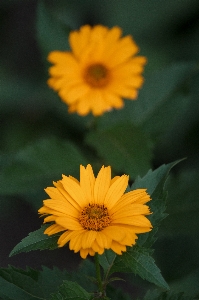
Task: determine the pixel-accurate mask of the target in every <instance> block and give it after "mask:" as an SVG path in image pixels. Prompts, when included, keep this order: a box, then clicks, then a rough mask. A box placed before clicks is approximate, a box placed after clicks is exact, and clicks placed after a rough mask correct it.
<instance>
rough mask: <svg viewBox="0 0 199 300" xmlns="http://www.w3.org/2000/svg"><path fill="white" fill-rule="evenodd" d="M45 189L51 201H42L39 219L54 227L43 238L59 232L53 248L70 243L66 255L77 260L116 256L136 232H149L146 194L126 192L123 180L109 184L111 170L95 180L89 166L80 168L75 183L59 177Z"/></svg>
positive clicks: (101, 173) (117, 179) (116, 178)
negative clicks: (73, 254)
mask: <svg viewBox="0 0 199 300" xmlns="http://www.w3.org/2000/svg"><path fill="white" fill-rule="evenodd" d="M54 185H55V187H48V188H46V193H47V194H48V195H49V196H50V198H51V199H47V200H44V203H43V206H42V207H41V208H40V209H39V214H42V215H44V216H45V219H44V223H46V222H53V224H51V225H49V227H48V228H47V229H46V230H45V232H44V233H45V234H47V235H53V234H55V233H58V232H63V233H62V234H61V235H60V237H59V239H58V246H59V247H63V246H64V245H65V244H66V243H67V242H69V248H70V250H74V252H78V251H80V255H81V257H82V258H86V257H87V255H88V254H90V255H94V254H95V252H97V253H99V254H102V253H103V252H104V250H105V249H112V250H113V251H114V252H115V253H117V254H122V251H126V246H132V245H134V244H135V243H136V239H137V233H144V232H148V231H150V230H151V228H152V225H151V223H150V221H149V220H148V219H147V218H146V217H145V215H148V214H150V211H149V207H148V206H147V205H145V203H146V202H148V201H149V200H150V197H149V195H148V194H147V193H146V190H145V189H137V190H134V191H130V192H128V193H125V194H124V192H125V190H126V188H127V185H128V176H126V175H122V176H115V177H114V178H113V179H111V167H102V168H101V170H100V171H99V173H98V175H97V177H96V178H95V176H94V174H93V170H92V167H91V165H87V167H86V168H85V167H83V166H80V181H78V180H77V179H75V178H74V177H72V176H64V175H63V178H62V180H60V181H58V182H56V183H55V182H54Z"/></svg>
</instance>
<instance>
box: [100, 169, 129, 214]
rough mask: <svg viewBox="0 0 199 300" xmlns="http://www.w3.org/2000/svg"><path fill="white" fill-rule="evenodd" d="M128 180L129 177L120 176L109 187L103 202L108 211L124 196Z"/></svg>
mask: <svg viewBox="0 0 199 300" xmlns="http://www.w3.org/2000/svg"><path fill="white" fill-rule="evenodd" d="M128 179H129V176H126V175H122V176H121V177H119V178H118V179H117V180H115V182H114V183H113V184H112V185H111V186H110V188H109V190H108V192H107V194H106V197H105V200H104V205H106V207H107V208H108V209H109V210H110V209H111V208H112V207H113V206H114V205H115V204H116V203H117V201H118V200H119V199H120V198H121V196H122V195H123V194H124V192H125V190H126V188H127V185H128Z"/></svg>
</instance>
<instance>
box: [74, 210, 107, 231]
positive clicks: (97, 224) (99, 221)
mask: <svg viewBox="0 0 199 300" xmlns="http://www.w3.org/2000/svg"><path fill="white" fill-rule="evenodd" d="M110 222H111V219H110V216H109V213H108V209H107V208H106V207H104V205H99V204H89V205H88V206H86V207H84V209H83V210H82V212H81V214H80V216H79V223H80V224H81V225H82V227H83V228H84V229H86V230H94V231H101V230H102V229H104V228H105V227H107V226H108V225H109V224H110Z"/></svg>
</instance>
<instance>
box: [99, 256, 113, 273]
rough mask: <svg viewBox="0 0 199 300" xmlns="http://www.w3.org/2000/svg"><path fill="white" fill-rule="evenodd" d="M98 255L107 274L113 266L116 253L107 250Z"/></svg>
mask: <svg viewBox="0 0 199 300" xmlns="http://www.w3.org/2000/svg"><path fill="white" fill-rule="evenodd" d="M98 257H99V263H100V265H101V266H102V268H103V270H104V273H105V274H106V273H107V272H108V271H109V270H110V269H111V267H112V266H113V264H114V260H115V258H116V254H115V252H113V251H112V250H105V252H104V253H103V254H102V255H99V256H98Z"/></svg>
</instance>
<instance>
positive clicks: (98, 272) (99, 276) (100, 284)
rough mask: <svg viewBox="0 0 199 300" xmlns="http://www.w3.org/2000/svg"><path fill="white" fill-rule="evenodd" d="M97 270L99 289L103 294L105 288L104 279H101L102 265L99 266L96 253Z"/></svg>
mask: <svg viewBox="0 0 199 300" xmlns="http://www.w3.org/2000/svg"><path fill="white" fill-rule="evenodd" d="M95 268H96V276H97V282H98V288H99V291H100V292H101V293H103V286H102V278H101V272H100V264H99V258H98V253H95Z"/></svg>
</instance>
